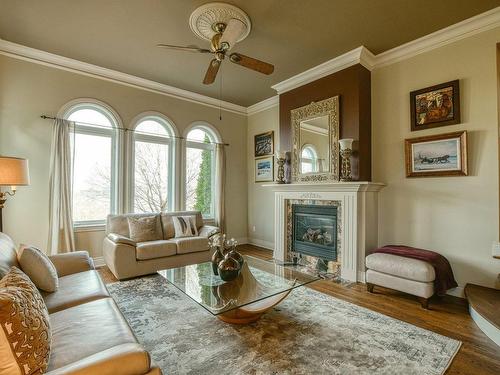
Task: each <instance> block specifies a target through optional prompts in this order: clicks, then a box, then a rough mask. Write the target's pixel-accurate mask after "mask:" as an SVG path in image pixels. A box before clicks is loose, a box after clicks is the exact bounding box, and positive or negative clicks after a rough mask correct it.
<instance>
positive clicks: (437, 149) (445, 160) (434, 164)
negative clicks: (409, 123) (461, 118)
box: [405, 131, 467, 177]
mask: <svg viewBox="0 0 500 375" xmlns="http://www.w3.org/2000/svg"><path fill="white" fill-rule="evenodd" d="M405 157H406V177H432V176H436V177H438V176H466V175H467V132H466V131H463V132H455V133H447V134H439V135H432V136H427V137H419V138H411V139H406V140H405Z"/></svg>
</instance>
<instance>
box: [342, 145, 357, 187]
mask: <svg viewBox="0 0 500 375" xmlns="http://www.w3.org/2000/svg"><path fill="white" fill-rule="evenodd" d="M353 141H354V140H353V139H352V138H345V139H341V140H339V145H340V156H341V157H342V167H341V172H340V180H341V181H352V175H351V155H352V143H353Z"/></svg>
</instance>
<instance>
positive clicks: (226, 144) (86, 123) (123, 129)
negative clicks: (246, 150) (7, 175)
mask: <svg viewBox="0 0 500 375" xmlns="http://www.w3.org/2000/svg"><path fill="white" fill-rule="evenodd" d="M40 118H43V119H44V120H64V121H69V120H66V119H62V118H59V117H53V116H46V115H41V116H40ZM71 122H74V123H75V124H76V123H79V124H84V125H90V126H94V127H98V128H103V129H110V128H109V127H108V126H104V125H99V124H92V123H90V122H81V121H71ZM111 129H116V130H122V131H124V132H131V133H135V130H133V129H127V128H121V127H119V126H115V127H112V128H111ZM137 133H139V134H146V135H155V136H158V134H156V133H148V132H137ZM165 138H176V139H184V140H188V139H187V138H184V137H177V136H175V135H169V136H168V137H165ZM189 142H194V143H202V144H207V143H209V144H215V145H223V146H229V143H220V142H200V141H193V140H191V139H189Z"/></svg>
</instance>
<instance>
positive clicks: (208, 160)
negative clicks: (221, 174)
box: [186, 147, 214, 217]
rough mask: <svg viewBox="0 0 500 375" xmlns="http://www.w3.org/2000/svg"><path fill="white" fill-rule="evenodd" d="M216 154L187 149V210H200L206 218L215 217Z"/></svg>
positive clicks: (208, 151)
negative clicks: (214, 178) (214, 183)
mask: <svg viewBox="0 0 500 375" xmlns="http://www.w3.org/2000/svg"><path fill="white" fill-rule="evenodd" d="M213 170H214V152H213V151H212V150H202V149H197V148H190V147H188V148H187V149H186V209H187V210H199V211H201V212H202V214H203V216H205V217H212V216H213V192H214V189H213V186H212V184H213Z"/></svg>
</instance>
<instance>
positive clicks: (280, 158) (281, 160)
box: [276, 151, 286, 184]
mask: <svg viewBox="0 0 500 375" xmlns="http://www.w3.org/2000/svg"><path fill="white" fill-rule="evenodd" d="M285 161H286V153H285V152H284V151H278V152H277V153H276V163H277V164H278V172H277V174H276V183H277V184H284V183H285Z"/></svg>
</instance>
